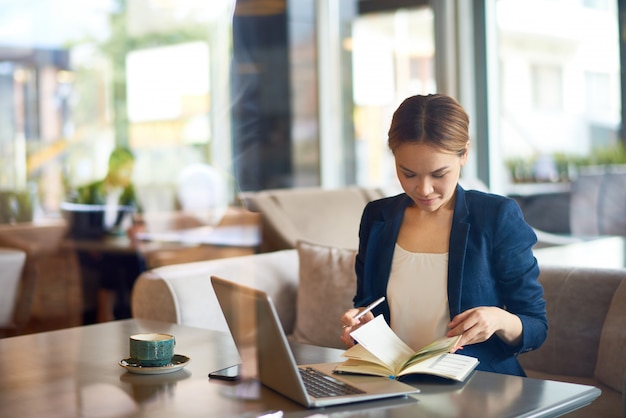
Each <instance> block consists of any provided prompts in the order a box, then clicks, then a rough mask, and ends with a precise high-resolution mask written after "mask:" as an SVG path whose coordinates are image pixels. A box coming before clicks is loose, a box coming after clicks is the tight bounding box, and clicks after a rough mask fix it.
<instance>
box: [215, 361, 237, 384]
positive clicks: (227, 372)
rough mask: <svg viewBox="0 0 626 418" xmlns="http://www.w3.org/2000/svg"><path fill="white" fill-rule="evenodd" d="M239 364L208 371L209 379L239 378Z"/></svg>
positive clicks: (231, 379)
mask: <svg viewBox="0 0 626 418" xmlns="http://www.w3.org/2000/svg"><path fill="white" fill-rule="evenodd" d="M239 366H240V365H239V364H235V365H234V366H230V367H226V368H224V369H220V370H216V371H214V372H210V373H209V379H220V380H229V381H234V380H239Z"/></svg>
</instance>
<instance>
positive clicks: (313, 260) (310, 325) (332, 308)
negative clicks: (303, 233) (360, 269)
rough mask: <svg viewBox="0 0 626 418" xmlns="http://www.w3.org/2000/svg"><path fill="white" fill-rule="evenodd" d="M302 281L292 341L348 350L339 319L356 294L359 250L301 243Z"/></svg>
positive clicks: (299, 249)
mask: <svg viewBox="0 0 626 418" xmlns="http://www.w3.org/2000/svg"><path fill="white" fill-rule="evenodd" d="M296 248H297V251H298V257H299V262H300V281H299V285H298V293H297V302H296V324H295V329H294V332H293V338H294V339H295V340H296V341H298V342H301V343H306V344H314V345H320V346H325V347H335V348H345V346H344V345H343V344H342V343H341V341H340V340H339V336H340V335H341V322H340V318H341V315H343V313H344V312H346V311H347V310H348V309H350V308H352V298H353V297H354V294H355V292H356V273H355V271H354V259H355V256H356V250H351V249H343V248H336V247H328V246H324V245H320V244H313V243H309V242H305V241H299V242H298V243H297V244H296Z"/></svg>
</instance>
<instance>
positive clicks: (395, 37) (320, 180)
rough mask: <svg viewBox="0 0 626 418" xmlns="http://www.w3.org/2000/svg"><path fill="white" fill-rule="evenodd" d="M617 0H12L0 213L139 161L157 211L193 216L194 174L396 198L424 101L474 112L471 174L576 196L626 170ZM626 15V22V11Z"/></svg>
mask: <svg viewBox="0 0 626 418" xmlns="http://www.w3.org/2000/svg"><path fill="white" fill-rule="evenodd" d="M623 3H624V2H622V1H618V0H486V1H464V0H441V1H430V2H429V1H424V0H422V1H420V0H393V1H391V0H341V1H336V0H317V1H315V0H238V1H235V0H211V1H205V0H90V1H82V0H1V1H0V193H1V196H2V199H1V200H0V205H2V206H1V207H0V212H1V213H2V217H3V219H2V221H3V222H14V221H28V220H30V219H32V218H33V217H34V218H47V217H49V218H50V217H51V218H55V217H59V216H60V215H59V208H60V205H61V203H62V202H63V200H64V199H65V197H66V195H67V193H68V191H69V190H71V189H72V188H75V187H77V186H79V185H82V184H86V183H89V182H91V181H94V180H96V179H99V178H102V177H103V176H104V175H105V174H106V170H107V160H108V157H109V154H110V152H111V150H113V149H114V147H115V146H118V145H121V146H127V147H130V148H131V149H132V151H133V152H134V153H135V156H136V164H135V169H134V172H133V181H134V184H135V187H136V190H137V194H138V196H139V199H140V201H141V204H142V206H143V208H144V210H145V211H146V212H150V211H157V212H161V211H170V210H175V209H177V208H179V207H180V205H181V202H180V201H181V199H180V197H179V196H178V195H177V184H178V181H179V179H180V178H181V176H183V175H184V173H183V170H184V169H185V168H186V167H188V166H190V165H197V164H199V165H202V166H209V167H211V169H212V170H213V171H214V172H218V173H219V175H220V177H221V179H222V183H223V185H224V188H225V193H226V196H227V200H228V203H229V204H235V203H236V198H237V195H238V193H239V192H241V191H257V190H263V189H270V188H293V187H306V186H322V187H328V188H333V187H341V186H345V185H353V184H354V185H360V186H365V187H383V188H389V189H390V190H392V189H394V188H395V187H396V184H395V182H396V180H395V172H394V169H393V161H392V158H391V156H390V154H389V152H388V150H387V148H386V139H387V137H386V131H387V128H388V126H389V122H390V117H391V113H392V112H393V110H394V109H395V108H396V107H397V105H398V104H399V103H400V102H401V101H402V100H403V99H404V98H406V97H407V96H410V95H413V94H425V93H433V92H443V93H447V94H450V95H453V96H454V97H456V98H457V99H459V101H460V102H461V103H462V104H463V105H464V107H465V108H466V109H467V110H468V112H469V113H470V117H471V121H472V122H471V127H472V132H471V135H472V154H471V160H470V163H469V164H468V166H467V168H466V169H465V171H464V173H463V176H464V177H468V178H476V179H478V180H480V181H482V182H483V183H484V184H486V185H487V186H488V187H489V188H490V189H491V190H493V191H496V192H499V193H503V194H515V193H518V192H519V187H520V186H527V185H532V186H533V187H536V189H533V191H536V192H540V191H541V190H542V189H541V188H546V187H549V188H552V189H550V190H559V188H560V187H567V184H568V182H569V181H570V180H571V179H572V178H573V177H574V176H575V175H576V172H577V170H578V169H580V167H581V166H585V165H594V164H601V163H618V164H619V163H624V162H626V157H625V155H624V151H623V150H624V147H623V143H624V140H625V138H626V135H624V134H623V131H622V129H623V128H622V119H623V108H624V106H622V102H623V94H622V87H621V86H622V84H623V83H622V80H621V77H622V76H621V74H622V70H621V51H622V50H623V48H624V39H623V37H622V36H621V35H620V34H621V33H622V30H621V29H620V21H619V16H620V10H621V9H620V7H622V5H623ZM622 13H623V10H622Z"/></svg>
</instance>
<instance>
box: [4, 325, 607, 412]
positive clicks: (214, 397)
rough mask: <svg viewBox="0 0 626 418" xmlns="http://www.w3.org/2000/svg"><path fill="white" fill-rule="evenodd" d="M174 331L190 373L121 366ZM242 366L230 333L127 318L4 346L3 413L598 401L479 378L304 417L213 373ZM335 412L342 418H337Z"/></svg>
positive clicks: (405, 408)
mask: <svg viewBox="0 0 626 418" xmlns="http://www.w3.org/2000/svg"><path fill="white" fill-rule="evenodd" d="M148 331H149V332H152V331H157V332H167V333H170V334H173V335H174V336H175V337H176V341H177V344H176V353H177V354H183V355H186V356H189V357H190V358H191V362H190V363H189V364H188V365H187V366H186V367H185V368H184V369H182V370H179V371H176V372H174V373H170V374H163V375H153V376H150V375H137V374H132V373H130V372H128V371H126V370H125V369H124V368H122V367H120V366H119V364H118V363H119V361H120V360H121V359H123V358H126V357H128V351H129V343H128V337H129V336H130V335H132V334H134V333H137V332H148ZM341 352H342V351H341V350H336V349H326V348H320V347H314V346H306V345H296V346H295V355H296V358H297V359H298V361H299V363H313V362H326V361H340V358H339V355H340V354H341ZM238 361H239V356H238V354H237V351H236V349H235V346H234V344H233V342H232V339H231V338H230V336H229V335H228V334H225V333H220V332H216V331H209V330H203V329H198V328H191V327H185V326H180V325H174V324H168V323H162V322H154V321H143V320H133V319H130V320H124V321H113V322H107V323H103V324H96V325H89V326H83V327H77V328H69V329H64V330H60V331H52V332H46V333H41V334H32V335H26V336H21V337H13V338H5V339H0V370H1V371H2V373H0V415H2V416H11V417H38V418H41V417H64V418H67V417H78V416H82V417H89V416H107V417H151V418H152V417H157V418H158V417H167V418H172V417H256V416H259V415H261V414H262V413H263V412H267V411H273V410H281V411H283V413H284V415H283V416H286V417H310V416H311V415H314V414H315V413H317V412H319V413H322V414H324V415H325V416H341V417H350V416H355V417H356V416H358V417H365V416H372V417H404V416H420V417H435V416H436V417H460V416H464V417H483V418H490V417H494V418H495V417H498V418H500V417H507V416H516V417H518V416H523V417H531V416H532V417H551V416H559V415H561V414H564V413H567V412H570V411H572V410H575V409H578V408H581V407H584V406H585V405H587V404H589V403H590V402H592V401H593V400H594V399H595V398H596V397H598V396H599V394H600V390H599V389H597V388H595V387H593V386H585V385H577V384H570V383H562V382H554V381H545V380H538V379H530V378H522V377H516V376H507V375H500V374H494V373H485V372H475V373H474V374H473V375H472V376H471V377H470V378H469V380H468V381H466V383H465V384H447V383H430V384H426V383H424V384H418V386H419V387H420V389H421V393H419V394H416V395H413V396H411V397H408V398H398V399H390V400H383V401H372V402H365V403H359V404H352V405H349V406H342V407H333V408H326V409H324V410H320V411H316V410H306V409H303V408H302V407H301V406H299V405H298V404H296V403H294V402H292V401H290V400H288V399H287V398H284V397H282V396H281V395H279V394H277V393H276V392H273V391H272V390H270V389H267V388H265V387H263V386H261V385H259V383H258V382H257V381H256V380H245V381H242V382H238V383H229V382H223V381H216V380H209V379H208V377H207V375H208V373H209V372H210V371H212V370H217V369H220V368H223V367H226V366H229V365H232V364H235V363H237V362H238ZM335 414H337V415H335Z"/></svg>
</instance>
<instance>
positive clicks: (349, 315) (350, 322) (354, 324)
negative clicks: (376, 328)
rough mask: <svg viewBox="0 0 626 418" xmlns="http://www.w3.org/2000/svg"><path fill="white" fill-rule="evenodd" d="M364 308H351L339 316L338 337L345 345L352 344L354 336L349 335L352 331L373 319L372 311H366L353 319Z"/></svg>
mask: <svg viewBox="0 0 626 418" xmlns="http://www.w3.org/2000/svg"><path fill="white" fill-rule="evenodd" d="M363 309H365V308H352V309H350V310H348V311H347V312H346V313H344V314H343V315H342V316H341V326H342V333H341V337H340V338H339V339H340V340H341V342H342V343H344V344H345V345H346V347H348V348H350V347H352V346H353V345H354V338H352V336H351V335H350V333H351V332H352V331H354V330H355V329H357V328H359V327H360V326H361V325H363V324H366V323H368V322H369V321H371V320H372V319H374V315H373V314H372V312H368V313H366V314H365V315H363V316H362V317H360V318H359V319H354V317H355V316H357V315H358V314H359V312H361V311H362V310H363Z"/></svg>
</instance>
